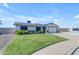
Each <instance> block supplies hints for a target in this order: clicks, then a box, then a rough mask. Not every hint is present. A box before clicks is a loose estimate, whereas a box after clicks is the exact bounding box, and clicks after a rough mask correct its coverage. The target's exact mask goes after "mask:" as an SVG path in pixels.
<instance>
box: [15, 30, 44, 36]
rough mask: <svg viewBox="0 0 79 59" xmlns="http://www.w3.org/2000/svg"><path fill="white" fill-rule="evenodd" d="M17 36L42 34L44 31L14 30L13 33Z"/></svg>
mask: <svg viewBox="0 0 79 59" xmlns="http://www.w3.org/2000/svg"><path fill="white" fill-rule="evenodd" d="M15 33H16V34H17V35H24V34H42V33H44V31H41V30H40V31H27V30H16V32H15Z"/></svg>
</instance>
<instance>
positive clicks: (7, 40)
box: [0, 34, 13, 53]
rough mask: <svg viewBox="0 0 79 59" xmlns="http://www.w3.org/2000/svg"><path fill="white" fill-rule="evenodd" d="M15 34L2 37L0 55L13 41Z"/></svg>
mask: <svg viewBox="0 0 79 59" xmlns="http://www.w3.org/2000/svg"><path fill="white" fill-rule="evenodd" d="M12 37H13V34H3V35H0V53H1V52H2V49H3V48H5V46H7V44H8V43H9V42H10V40H11V39H12Z"/></svg>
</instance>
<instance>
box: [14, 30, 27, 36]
mask: <svg viewBox="0 0 79 59" xmlns="http://www.w3.org/2000/svg"><path fill="white" fill-rule="evenodd" d="M15 33H16V34H18V35H23V34H26V33H27V31H26V30H16V32H15Z"/></svg>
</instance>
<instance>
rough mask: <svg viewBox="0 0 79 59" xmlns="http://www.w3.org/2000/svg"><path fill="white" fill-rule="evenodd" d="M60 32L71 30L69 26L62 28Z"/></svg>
mask: <svg viewBox="0 0 79 59" xmlns="http://www.w3.org/2000/svg"><path fill="white" fill-rule="evenodd" d="M59 32H70V29H69V28H60V29H59Z"/></svg>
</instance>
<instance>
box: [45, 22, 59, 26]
mask: <svg viewBox="0 0 79 59" xmlns="http://www.w3.org/2000/svg"><path fill="white" fill-rule="evenodd" d="M52 25H53V26H58V25H57V24H55V23H48V24H46V26H52ZM58 27H59V26H58Z"/></svg>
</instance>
